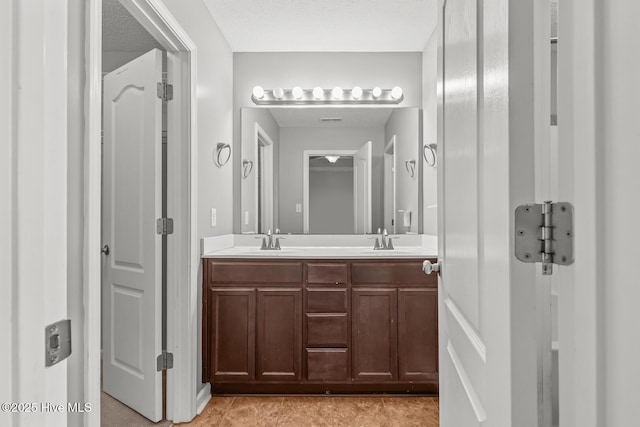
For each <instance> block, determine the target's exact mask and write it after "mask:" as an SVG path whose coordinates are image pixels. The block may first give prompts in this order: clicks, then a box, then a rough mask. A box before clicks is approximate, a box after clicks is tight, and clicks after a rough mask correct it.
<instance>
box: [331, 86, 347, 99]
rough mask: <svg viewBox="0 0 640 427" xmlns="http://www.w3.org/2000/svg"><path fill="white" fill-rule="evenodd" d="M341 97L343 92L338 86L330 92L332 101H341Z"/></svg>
mask: <svg viewBox="0 0 640 427" xmlns="http://www.w3.org/2000/svg"><path fill="white" fill-rule="evenodd" d="M343 95H344V91H343V90H342V88H341V87H340V86H336V87H334V88H333V90H332V91H331V96H332V97H333V99H342V96H343Z"/></svg>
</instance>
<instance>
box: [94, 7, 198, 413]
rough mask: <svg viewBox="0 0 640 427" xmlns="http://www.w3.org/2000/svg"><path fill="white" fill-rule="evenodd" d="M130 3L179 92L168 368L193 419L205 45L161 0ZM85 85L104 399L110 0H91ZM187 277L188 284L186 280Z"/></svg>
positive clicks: (172, 122) (171, 165)
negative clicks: (105, 86)
mask: <svg viewBox="0 0 640 427" xmlns="http://www.w3.org/2000/svg"><path fill="white" fill-rule="evenodd" d="M120 2H121V3H122V5H123V6H124V7H125V8H126V9H127V10H128V11H129V13H131V14H132V15H133V16H134V17H135V18H136V19H137V20H138V22H139V23H140V24H141V25H142V26H143V27H144V28H145V29H146V30H147V31H148V32H149V33H150V34H151V35H152V36H153V37H154V38H155V39H156V40H157V41H158V42H159V43H160V44H161V45H162V47H163V48H164V49H165V50H166V51H167V71H168V74H169V78H170V81H169V83H171V84H173V85H174V99H173V101H171V102H170V103H169V104H168V129H169V134H168V138H169V140H171V141H176V142H178V141H179V142H180V143H175V144H169V145H168V156H167V157H168V162H167V174H168V179H167V214H168V215H169V216H170V217H172V218H173V219H174V233H173V234H172V235H171V236H170V238H169V239H168V247H167V259H168V260H169V261H168V264H167V294H168V295H171V298H168V299H167V347H168V351H170V352H172V353H173V354H174V360H175V363H174V367H173V369H171V370H168V371H167V397H166V408H167V414H166V416H167V419H169V420H173V421H174V422H182V421H190V420H191V419H193V417H194V416H195V415H196V409H197V408H196V401H197V397H196V387H195V384H194V379H195V378H196V376H197V374H196V372H197V359H198V357H197V344H198V342H197V336H196V334H181V333H179V331H195V330H197V328H198V323H197V308H198V304H197V301H198V298H197V290H198V286H197V278H198V265H199V258H198V256H199V252H198V238H197V237H198V236H197V219H196V214H197V211H196V202H197V179H196V177H197V164H198V162H197V150H196V147H197V114H196V83H197V75H196V63H197V49H196V45H195V43H193V41H192V40H191V39H190V38H189V36H188V35H187V33H186V32H185V31H184V29H183V28H182V27H181V26H180V24H179V23H178V21H177V20H176V19H175V18H174V17H173V16H172V14H171V13H170V12H169V10H168V9H167V8H166V6H165V5H164V4H163V3H162V2H161V1H160V0H120ZM87 4H88V6H87V15H86V25H87V39H86V41H85V43H86V51H87V56H86V66H87V86H86V88H85V117H86V120H87V123H86V127H85V141H86V143H85V166H86V169H85V182H86V186H85V190H84V200H85V207H84V209H85V213H86V223H85V242H84V245H85V248H84V253H85V254H86V257H85V260H84V276H85V278H86V280H85V284H84V289H83V291H84V302H85V307H86V309H85V311H84V313H85V314H84V339H85V343H86V344H87V345H86V346H85V348H84V349H83V350H84V359H85V361H86V365H85V380H84V395H85V401H87V402H89V401H91V402H99V401H100V330H101V318H100V303H101V300H100V295H101V289H100V288H101V286H100V283H101V282H100V277H101V273H100V266H101V254H100V252H99V251H98V250H97V249H98V248H99V247H100V241H101V236H100V224H101V201H100V198H101V190H100V188H101V187H100V186H101V176H102V170H101V169H102V165H101V148H100V146H101V144H100V138H101V136H100V135H101V123H100V122H101V120H100V117H101V108H102V107H101V105H102V95H101V71H102V59H101V52H102V1H101V0H98V1H94V2H88V3H87ZM185 282H186V283H185ZM84 417H85V418H84V424H85V425H90V426H98V425H99V424H100V411H99V410H95V411H92V412H87V413H85V415H84Z"/></svg>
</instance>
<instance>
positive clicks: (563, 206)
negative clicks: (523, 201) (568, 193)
mask: <svg viewBox="0 0 640 427" xmlns="http://www.w3.org/2000/svg"><path fill="white" fill-rule="evenodd" d="M514 250H515V255H516V258H518V259H519V260H520V261H523V262H541V263H542V274H544V275H549V274H552V273H553V264H558V265H570V264H573V206H572V205H571V203H566V202H559V203H551V202H544V203H542V204H533V205H520V206H518V207H517V208H516V217H515V245H514Z"/></svg>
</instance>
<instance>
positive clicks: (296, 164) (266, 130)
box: [240, 107, 423, 234]
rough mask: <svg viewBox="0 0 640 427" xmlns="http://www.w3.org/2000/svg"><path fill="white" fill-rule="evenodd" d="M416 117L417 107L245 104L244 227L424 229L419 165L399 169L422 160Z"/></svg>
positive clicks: (254, 229) (347, 230)
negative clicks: (248, 170)
mask: <svg viewBox="0 0 640 427" xmlns="http://www.w3.org/2000/svg"><path fill="white" fill-rule="evenodd" d="M419 117H420V112H419V110H418V109H417V108H380V107H375V108H372V107H364V108H354V107H346V108H345V107H272V108H266V107H259V108H243V109H242V111H241V132H242V133H241V150H242V159H243V161H245V160H246V161H251V162H253V164H254V173H252V174H250V176H249V177H248V178H247V179H242V178H240V179H241V213H240V215H241V224H242V229H241V231H242V232H243V233H264V232H266V230H268V229H271V230H275V229H276V228H279V229H280V230H281V232H282V233H296V234H297V233H311V234H352V233H356V234H367V233H375V232H376V231H377V230H378V229H383V228H386V229H387V230H388V231H389V233H395V234H404V233H418V232H421V227H422V224H421V221H420V220H419V218H420V217H421V210H422V209H421V197H422V195H421V191H422V190H421V183H422V167H423V164H422V163H423V162H421V161H420V162H417V163H416V164H415V173H414V174H413V176H412V175H411V174H409V173H406V171H404V165H405V162H408V161H412V160H413V161H414V162H415V159H422V144H421V141H420V130H419V125H420V120H419ZM332 156H334V157H335V156H338V158H337V159H335V162H332V161H333V160H334V157H332ZM398 165H401V167H402V168H403V170H402V172H404V173H400V172H398Z"/></svg>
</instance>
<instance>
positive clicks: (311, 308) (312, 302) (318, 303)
mask: <svg viewBox="0 0 640 427" xmlns="http://www.w3.org/2000/svg"><path fill="white" fill-rule="evenodd" d="M347 307H348V304H347V290H346V289H325V288H323V289H307V313H346V312H347Z"/></svg>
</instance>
